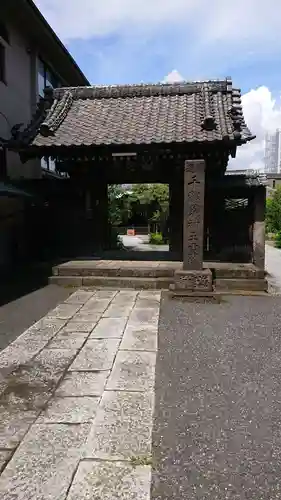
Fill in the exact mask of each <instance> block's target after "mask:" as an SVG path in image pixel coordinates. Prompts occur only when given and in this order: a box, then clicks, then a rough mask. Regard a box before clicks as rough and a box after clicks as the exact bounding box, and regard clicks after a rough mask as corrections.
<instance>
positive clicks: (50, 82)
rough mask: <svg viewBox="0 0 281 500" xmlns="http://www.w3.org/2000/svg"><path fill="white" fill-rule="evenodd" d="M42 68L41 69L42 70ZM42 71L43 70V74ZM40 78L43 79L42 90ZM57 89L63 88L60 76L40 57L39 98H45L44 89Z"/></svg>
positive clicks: (38, 74)
mask: <svg viewBox="0 0 281 500" xmlns="http://www.w3.org/2000/svg"><path fill="white" fill-rule="evenodd" d="M40 67H41V68H40ZM40 69H43V71H42V72H41V71H40ZM39 76H40V77H41V78H43V81H44V87H43V89H40V87H39ZM50 86H51V88H56V87H59V86H61V82H60V78H59V76H58V75H57V74H56V73H55V72H54V71H53V70H52V69H51V68H50V66H49V65H48V64H47V63H46V62H45V61H44V59H43V58H42V57H40V56H38V69H37V95H38V98H40V97H44V93H43V91H44V89H45V88H46V87H50Z"/></svg>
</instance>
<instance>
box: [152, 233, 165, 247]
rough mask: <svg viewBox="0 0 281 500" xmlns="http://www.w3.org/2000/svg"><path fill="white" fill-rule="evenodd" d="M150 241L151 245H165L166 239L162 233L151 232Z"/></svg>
mask: <svg viewBox="0 0 281 500" xmlns="http://www.w3.org/2000/svg"><path fill="white" fill-rule="evenodd" d="M149 243H151V245H163V244H164V240H163V236H162V234H161V233H151V234H150V236H149Z"/></svg>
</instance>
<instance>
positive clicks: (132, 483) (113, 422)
mask: <svg viewBox="0 0 281 500" xmlns="http://www.w3.org/2000/svg"><path fill="white" fill-rule="evenodd" d="M159 306H160V293H158V292H149V291H148V292H139V293H138V292H134V291H120V292H118V291H110V290H102V291H86V290H80V291H79V290H78V291H77V292H75V293H74V294H72V295H71V296H70V297H69V298H68V299H67V300H66V301H65V302H64V303H62V304H60V305H59V306H57V307H56V308H55V309H54V310H53V311H51V312H49V313H48V314H47V316H45V317H44V318H43V319H42V320H40V321H38V322H37V323H35V324H34V325H33V326H31V327H30V328H29V329H28V330H26V331H25V332H24V333H23V334H22V335H21V336H20V337H18V338H17V340H16V341H14V342H13V343H12V344H10V345H9V346H8V347H7V348H6V349H4V350H3V351H2V352H1V353H0V376H1V378H0V470H1V471H2V473H1V476H0V498H1V500H17V499H18V500H31V499H32V500H39V499H40V500H47V499H48V500H86V499H87V500H91V499H93V500H94V499H95V500H101V499H103V500H112V499H113V498H114V499H115V500H118V499H120V500H121V499H122V500H123V499H126V500H135V499H138V500H148V499H149V497H150V479H151V434H152V416H153V408H154V371H155V363H156V351H157V331H158V317H159Z"/></svg>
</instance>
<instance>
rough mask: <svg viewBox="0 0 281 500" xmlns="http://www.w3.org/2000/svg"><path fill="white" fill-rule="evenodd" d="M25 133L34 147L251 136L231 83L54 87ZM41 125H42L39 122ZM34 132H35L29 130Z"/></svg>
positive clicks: (27, 139) (26, 139) (127, 143)
mask: <svg viewBox="0 0 281 500" xmlns="http://www.w3.org/2000/svg"><path fill="white" fill-rule="evenodd" d="M52 99H53V101H52V103H51V104H52V105H51V107H50V109H49V111H48V112H47V113H46V111H45V114H42V120H41V123H40V120H39V122H38V116H37V117H36V119H37V122H36V124H37V125H36V126H34V125H32V124H31V125H30V126H29V128H27V130H26V131H24V133H23V137H24V138H25V142H26V143H28V144H29V145H31V146H36V147H60V146H61V145H63V146H102V145H137V144H153V143H154V144H155V143H156V144H159V143H165V144H170V143H190V142H194V141H197V142H213V141H222V140H226V139H229V140H231V141H232V140H233V141H236V142H237V143H243V142H246V141H248V140H251V139H252V138H253V135H252V134H251V133H250V131H249V129H248V128H247V126H246V124H245V121H244V118H243V112H242V106H241V93H240V91H239V90H237V89H233V88H232V84H231V81H230V80H217V81H216V80H212V81H208V82H186V83H176V84H156V85H131V86H129V85H127V86H125V85H123V86H109V87H77V88H63V89H55V90H54V92H53V96H52ZM38 123H39V124H38ZM29 130H31V133H29V132H28V131H29Z"/></svg>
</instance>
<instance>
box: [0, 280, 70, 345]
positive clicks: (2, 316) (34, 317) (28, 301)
mask: <svg viewBox="0 0 281 500" xmlns="http://www.w3.org/2000/svg"><path fill="white" fill-rule="evenodd" d="M37 286H38V288H37V289H35V290H34V291H32V292H31V293H26V288H28V287H25V288H24V287H23V286H22V283H21V284H20V283H18V284H17V283H13V286H12V285H10V286H9V290H6V294H5V293H4V290H3V288H4V287H1V288H0V292H1V291H2V294H1V302H2V305H1V306H0V351H1V350H2V349H4V348H5V347H7V345H9V344H10V343H11V342H12V341H13V340H15V339H16V338H17V337H18V336H19V335H20V334H21V333H22V332H23V331H24V330H26V329H27V328H29V326H31V325H32V324H33V323H35V322H36V321H38V320H39V319H40V318H42V316H45V314H47V312H48V311H49V310H51V309H53V308H54V307H56V305H57V304H58V303H59V302H62V301H64V300H65V299H66V298H67V297H68V296H69V295H70V294H71V293H72V292H73V290H72V289H69V288H68V289H66V288H63V287H59V286H56V285H47V286H42V287H41V286H39V285H37ZM31 288H34V287H31ZM35 288H36V287H35ZM5 295H6V300H5ZM14 296H17V298H16V299H14V300H10V299H11V297H13V298H14Z"/></svg>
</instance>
